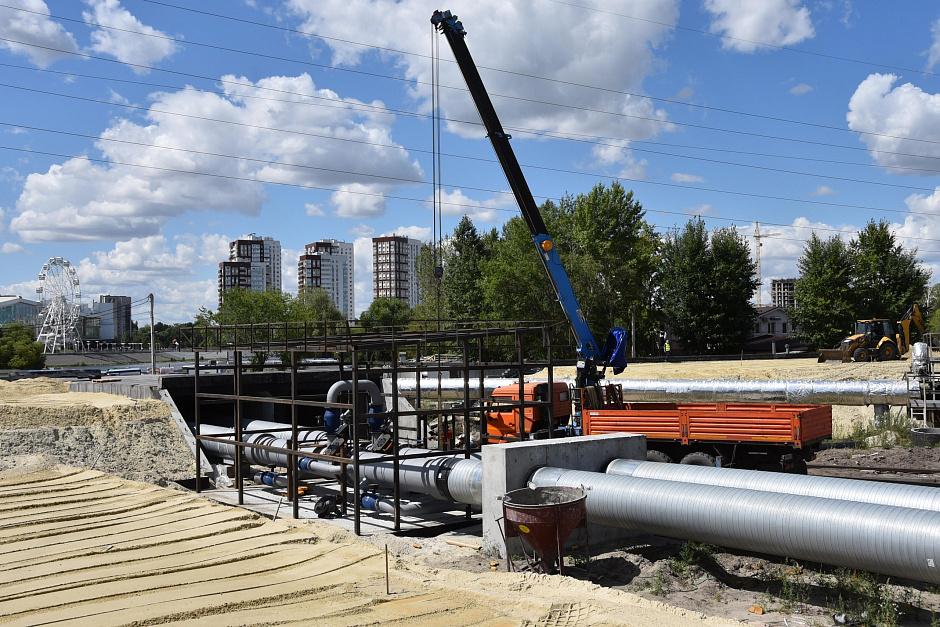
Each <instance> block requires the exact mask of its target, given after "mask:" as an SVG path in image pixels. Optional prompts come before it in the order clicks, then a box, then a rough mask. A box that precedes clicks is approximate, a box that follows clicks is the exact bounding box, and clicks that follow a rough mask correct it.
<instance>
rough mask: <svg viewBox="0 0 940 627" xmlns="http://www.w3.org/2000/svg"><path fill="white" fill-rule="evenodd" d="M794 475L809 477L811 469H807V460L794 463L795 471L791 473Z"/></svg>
mask: <svg viewBox="0 0 940 627" xmlns="http://www.w3.org/2000/svg"><path fill="white" fill-rule="evenodd" d="M790 472H791V473H793V474H794V475H808V474H809V468H807V467H806V460H805V459H798V460H796V461H795V462H793V470H791V471H790Z"/></svg>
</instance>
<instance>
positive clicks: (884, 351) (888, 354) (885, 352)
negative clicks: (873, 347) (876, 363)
mask: <svg viewBox="0 0 940 627" xmlns="http://www.w3.org/2000/svg"><path fill="white" fill-rule="evenodd" d="M881 358H882V359H883V360H885V361H889V360H891V359H897V358H898V349H897V348H895V346H894V344H892V343H890V342H885V343H884V344H882V345H881Z"/></svg>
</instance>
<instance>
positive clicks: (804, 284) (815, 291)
mask: <svg viewBox="0 0 940 627" xmlns="http://www.w3.org/2000/svg"><path fill="white" fill-rule="evenodd" d="M796 265H797V268H798V269H799V271H800V276H799V278H797V280H796V283H795V284H794V287H793V298H794V300H795V302H796V306H795V307H793V308H792V309H791V310H790V311H788V312H787V313H788V315H789V317H790V322H792V323H793V325H794V328H796V329H798V332H797V337H799V338H800V339H803V340H806V341H808V342H809V343H810V345H811V346H812V347H814V348H828V347H830V346H834V345H835V344H837V343H838V342H839V341H841V340H842V338H844V337H845V336H846V333H847V332H848V331H849V330H850V329H851V328H852V323H853V321H854V320H855V302H856V298H855V295H854V294H853V289H852V253H851V251H850V249H849V247H848V246H847V245H846V244H845V242H844V241H843V240H842V238H841V237H840V236H838V235H834V236H832V237H830V238H829V239H827V240H825V241H823V240H822V239H820V238H819V236H818V235H816V232H815V231H814V232H813V234H812V235H810V238H809V241H808V242H806V245H805V246H804V247H803V255H802V256H801V257H800V259H799V261H797V264H796Z"/></svg>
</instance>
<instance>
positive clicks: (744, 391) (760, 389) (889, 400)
mask: <svg viewBox="0 0 940 627" xmlns="http://www.w3.org/2000/svg"><path fill="white" fill-rule="evenodd" d="M526 381H527V382H529V383H544V382H546V381H547V379H526ZM555 381H558V382H565V383H568V384H569V385H573V384H574V381H573V380H572V379H555ZM518 383H519V380H518V379H507V378H486V379H484V380H483V387H484V392H485V394H487V395H489V394H492V393H493V390H495V389H496V388H499V387H503V386H506V385H518ZM606 383H615V384H617V385H620V386H622V387H623V399H624V400H625V401H633V402H641V401H645V402H657V403H676V402H686V403H790V404H809V403H812V404H822V405H907V402H908V398H909V397H910V395H911V393H914V394H919V393H920V384H919V383H918V382H917V381H916V380H911V381H909V382H908V381H889V380H873V381H814V380H798V381H782V380H766V381H764V380H754V381H725V380H714V381H713V380H694V379H608V380H607V381H606ZM416 388H417V383H416V382H415V380H414V379H399V380H398V389H399V392H400V393H401V394H413V393H414V392H415V390H416ZM441 388H442V392H441V393H442V395H443V396H445V397H446V398H458V397H459V398H463V393H464V392H463V390H464V388H463V379H443V380H442V381H441ZM421 389H422V392H423V393H425V394H430V395H435V394H436V393H437V382H434V383H429V382H428V381H422V383H421ZM470 389H471V391H472V392H474V393H475V392H476V388H475V386H473V385H471V388H470Z"/></svg>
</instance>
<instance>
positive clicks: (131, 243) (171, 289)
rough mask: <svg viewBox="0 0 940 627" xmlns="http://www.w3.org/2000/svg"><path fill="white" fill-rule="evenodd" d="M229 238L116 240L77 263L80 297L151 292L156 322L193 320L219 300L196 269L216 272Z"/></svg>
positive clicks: (140, 314) (213, 284)
mask: <svg viewBox="0 0 940 627" xmlns="http://www.w3.org/2000/svg"><path fill="white" fill-rule="evenodd" d="M230 239H231V238H229V237H228V236H226V235H221V234H203V235H198V236H197V235H185V236H181V237H178V238H175V239H174V240H169V239H167V238H166V237H164V236H162V235H155V236H149V237H141V238H134V239H129V240H126V241H121V242H117V243H116V244H115V245H114V247H113V248H112V249H111V250H99V251H95V252H93V253H92V254H91V255H90V256H89V257H86V258H84V259H82V260H81V261H80V262H79V263H77V264H76V270H77V276H78V278H79V280H80V281H81V285H82V293H83V294H84V295H85V297H86V298H95V295H96V294H120V295H125V296H130V297H131V298H132V299H133V300H139V299H142V298H145V297H146V296H147V294H149V293H153V294H155V295H157V299H156V302H155V313H156V316H157V319H158V320H159V319H163V320H191V319H192V318H194V317H195V316H196V314H197V313H198V309H199V306H200V305H206V306H208V307H209V308H210V309H215V304H216V303H217V302H218V294H217V289H218V288H217V283H216V280H215V279H214V278H213V279H205V280H202V279H198V278H197V275H198V272H197V268H198V267H199V266H209V267H210V268H213V269H215V268H217V267H218V263H219V262H220V261H224V260H226V259H228V242H229V240H230ZM213 274H214V273H213ZM295 282H296V281H295ZM147 315H148V316H149V311H148V312H147ZM134 318H135V319H137V318H140V319H144V318H145V316H144V313H143V310H142V309H141V310H140V311H135V312H134ZM146 323H148V324H149V320H146Z"/></svg>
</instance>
